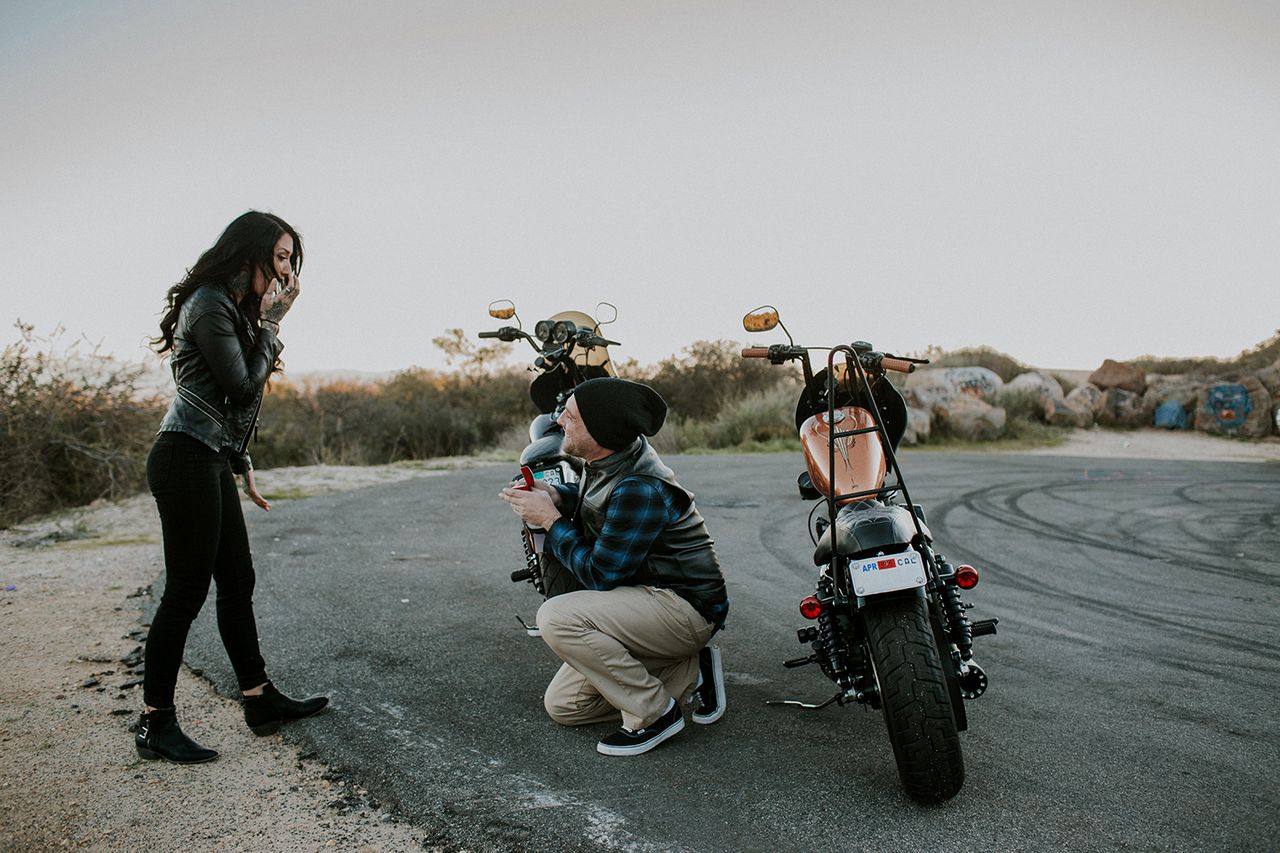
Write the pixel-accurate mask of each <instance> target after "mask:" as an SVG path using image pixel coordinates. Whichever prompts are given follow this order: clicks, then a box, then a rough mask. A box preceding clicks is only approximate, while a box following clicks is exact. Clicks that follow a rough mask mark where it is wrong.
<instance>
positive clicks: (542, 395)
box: [479, 299, 621, 637]
mask: <svg viewBox="0 0 1280 853" xmlns="http://www.w3.org/2000/svg"><path fill="white" fill-rule="evenodd" d="M602 309H606V310H607V312H610V313H609V314H608V319H598V318H599V317H603V316H605V313H604V312H602ZM596 314H597V317H596V318H593V317H591V316H589V315H587V314H585V313H583V312H581V311H562V312H561V313H559V314H555V315H553V316H551V317H549V318H547V319H546V320H539V321H538V322H537V323H535V324H534V327H533V334H532V335H531V334H529V333H528V332H526V331H524V329H523V325H522V324H521V322H520V317H519V315H517V314H516V308H515V304H514V303H513V302H511V300H509V299H502V300H498V301H497V302H493V303H491V304H490V305H489V316H490V317H493V318H494V319H497V320H510V319H512V318H515V321H516V325H515V326H503V327H502V328H500V329H498V330H497V331H492V332H481V333H480V335H479V336H480V337H481V338H497V339H498V340H501V341H505V342H508V343H512V342H515V341H520V340H523V341H527V342H528V343H529V345H530V346H532V347H533V349H534V352H536V353H537V355H536V356H535V357H534V360H533V365H532V366H531V367H530V368H529V369H530V370H531V371H535V372H537V374H538V375H537V376H536V377H534V379H533V382H531V383H530V385H529V396H530V398H532V400H533V404H534V406H536V407H537V409H538V412H539V414H538V416H537V417H535V418H534V419H533V421H532V422H530V424H529V444H528V446H527V447H525V449H524V450H523V451H522V452H521V453H520V474H519V475H518V476H517V477H515V478H514V479H513V480H512V482H514V483H517V484H520V485H522V486H523V487H524V488H530V489H531V488H533V487H534V484H535V483H537V482H543V483H546V484H547V485H560V484H565V483H575V482H577V481H578V478H579V476H580V475H581V469H580V463H579V461H578V460H577V459H575V458H573V457H570V456H566V455H565V454H564V452H563V451H562V449H561V444H562V442H563V440H564V431H563V430H562V429H561V428H560V425H559V424H558V423H556V421H557V420H558V419H559V417H560V415H561V413H562V412H563V411H564V404H565V401H566V400H567V399H568V398H569V395H570V394H571V393H572V391H573V389H574V388H576V387H577V386H578V385H579V384H581V383H583V382H586V381H587V380H588V379H595V378H598V377H602V376H616V375H617V371H616V370H615V369H614V366H613V361H612V360H611V359H610V358H609V350H608V348H609V347H610V346H621V344H619V343H618V342H617V341H611V340H609V339H608V338H604V337H601V335H600V327H601V326H605V325H608V324H609V323H612V322H614V321H616V320H617V319H618V309H617V308H615V307H614V306H613V305H611V304H609V303H608V302H601V303H600V304H598V305H597V306H596ZM520 533H521V535H520V538H521V543H522V545H523V548H524V558H525V565H524V568H522V569H518V570H516V571H514V572H512V573H511V580H512V582H513V583H520V582H521V581H527V582H528V583H529V584H530V585H532V586H533V588H534V589H535V590H536V591H537V593H538V594H539V595H541V596H542V597H543V598H544V599H546V598H551V597H553V596H556V595H561V594H563V593H566V592H572V591H573V590H575V589H579V588H580V585H579V584H578V582H577V580H576V579H575V578H574V577H573V575H572V574H571V573H570V572H569V571H568V570H566V569H565V568H564V567H563V566H561V565H560V564H559V563H558V562H557V561H556V560H555V559H554V558H553V557H552V556H551V555H550V554H547V553H546V552H545V551H544V550H543V544H544V543H543V540H544V536H545V533H546V531H544V530H542V529H540V528H531V527H529V526H527V525H524V524H522V525H521V531H520ZM516 619H517V620H518V621H519V622H520V625H521V626H522V627H523V628H524V630H525V632H526V633H527V634H528V635H529V636H531V637H537V636H538V628H537V626H536V625H530V624H529V623H527V622H525V620H524V619H523V618H522V617H521V616H520V615H519V614H518V613H517V614H516Z"/></svg>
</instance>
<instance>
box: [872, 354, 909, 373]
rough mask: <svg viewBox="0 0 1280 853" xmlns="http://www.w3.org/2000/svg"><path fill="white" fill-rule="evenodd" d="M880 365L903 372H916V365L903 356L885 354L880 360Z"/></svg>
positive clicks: (886, 368)
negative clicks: (893, 356)
mask: <svg viewBox="0 0 1280 853" xmlns="http://www.w3.org/2000/svg"><path fill="white" fill-rule="evenodd" d="M880 366H881V367H883V368H884V369H885V370H897V371H899V372H901V373H914V372H915V369H916V366H915V364H914V363H913V362H910V361H907V360H906V359H902V358H892V357H890V356H885V357H884V358H882V359H881V360H880Z"/></svg>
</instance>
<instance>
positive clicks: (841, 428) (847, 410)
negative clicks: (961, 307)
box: [742, 305, 999, 803]
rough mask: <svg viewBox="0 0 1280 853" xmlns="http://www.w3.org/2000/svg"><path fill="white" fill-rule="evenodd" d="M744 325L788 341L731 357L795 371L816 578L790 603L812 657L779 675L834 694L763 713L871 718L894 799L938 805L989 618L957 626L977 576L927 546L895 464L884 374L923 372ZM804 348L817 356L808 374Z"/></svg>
mask: <svg viewBox="0 0 1280 853" xmlns="http://www.w3.org/2000/svg"><path fill="white" fill-rule="evenodd" d="M743 327H744V328H745V329H746V330H747V331H749V332H764V331H769V330H771V329H774V328H778V327H781V328H782V330H783V332H785V333H786V335H787V341H788V342H787V343H786V344H773V345H771V346H768V347H749V348H747V349H744V350H743V351H742V356H743V357H744V358H767V359H768V360H769V362H770V363H771V364H774V365H780V364H784V363H786V362H789V361H799V362H800V365H801V368H802V370H803V372H804V387H803V389H802V390H801V392H800V398H799V401H798V402H797V404H796V414H795V421H796V429H797V431H798V433H799V436H800V441H801V445H802V447H803V452H804V461H805V470H804V472H802V473H801V474H800V476H799V477H798V478H797V486H798V487H799V492H800V496H801V497H802V498H804V499H806V500H814V501H817V503H815V504H814V508H813V511H811V512H810V514H809V528H810V529H809V534H810V538H811V539H812V541H813V543H814V545H815V547H816V550H815V552H814V555H813V561H814V564H815V565H816V566H818V580H817V585H816V589H815V591H814V594H813V595H809V596H806V597H805V598H804V599H803V600H802V601H801V602H800V615H801V616H802V617H803V618H805V619H806V620H810V621H812V622H813V623H814V624H813V625H811V626H808V627H804V628H801V629H800V630H799V631H798V632H797V639H798V640H799V641H800V643H802V644H807V645H808V646H809V647H810V649H811V651H810V653H809V654H808V655H806V656H804V657H798V658H794V659H792V660H787V661H784V662H783V666H785V667H787V668H794V667H800V666H805V665H808V664H815V663H816V664H817V665H818V667H819V668H820V669H821V670H822V673H823V674H824V675H825V676H826V677H827V678H829V679H830V680H831V681H833V682H834V683H835V685H836V688H837V690H836V693H835V695H834V696H832V697H831V698H829V699H827V700H826V701H824V702H821V703H818V704H810V703H806V702H800V701H796V700H783V701H773V702H770V703H769V704H777V705H790V706H796V707H801V708H806V709H820V708H825V707H827V706H828V705H831V704H832V703H836V704H839V705H847V704H852V703H857V704H862V705H865V706H869V707H871V708H878V709H880V710H881V711H882V712H883V714H884V721H885V726H886V727H887V729H888V733H889V741H890V743H891V744H892V746H893V754H894V758H895V760H896V762H897V768H898V776H899V778H900V779H901V781H902V786H903V788H904V789H905V791H906V793H907V795H908V796H910V797H911V798H912V799H914V800H916V801H918V802H921V803H938V802H942V801H945V800H948V799H950V798H951V797H953V796H955V795H956V793H957V792H958V791H959V790H960V788H961V786H962V785H963V783H964V759H963V756H962V754H961V749H960V739H959V733H960V732H962V731H964V730H965V729H967V728H968V717H967V714H966V711H965V702H966V701H968V700H973V699H977V698H978V697H979V696H981V695H982V694H983V693H984V692H986V689H987V676H986V674H985V673H984V672H983V670H982V667H980V666H979V665H978V664H977V662H975V661H974V659H973V641H974V638H975V637H981V636H984V635H988V634H995V633H996V624H997V623H998V621H999V620H997V619H994V618H992V619H983V620H979V621H970V620H969V618H968V616H967V611H968V610H969V609H970V608H971V607H972V605H971V604H968V603H966V602H965V601H964V600H963V599H962V598H961V593H962V591H964V592H967V591H969V590H972V589H973V588H974V587H975V586H977V584H978V571H977V569H975V568H974V567H972V566H969V565H953V564H952V563H950V562H948V560H947V559H946V557H944V556H943V555H942V554H940V553H938V552H937V551H935V550H934V542H933V537H932V535H931V533H930V531H929V527H928V524H927V521H926V517H925V511H924V509H923V507H921V506H920V505H918V504H916V503H914V502H913V501H912V500H911V496H910V494H909V493H908V491H907V484H906V482H905V480H904V479H903V477H902V471H901V469H900V467H899V465H898V459H897V456H896V454H895V450H896V448H897V446H898V442H899V441H900V440H901V438H902V435H903V432H904V431H905V428H906V421H907V409H906V403H905V402H904V401H903V399H902V395H901V394H900V393H899V392H898V390H897V389H896V388H895V387H894V386H893V384H892V383H891V382H889V381H888V379H887V378H886V376H885V372H886V371H890V370H892V371H901V372H904V373H910V372H912V371H914V370H915V368H916V366H917V365H920V364H927V363H928V362H927V361H926V360H924V359H914V358H899V357H897V356H893V355H890V354H887V353H882V352H877V351H875V350H874V349H873V348H872V346H871V344H869V343H867V342H865V341H854V342H853V343H851V344H841V345H838V346H834V347H830V348H826V347H803V346H796V344H795V341H794V340H793V339H792V337H791V333H790V332H788V331H787V329H786V326H783V325H782V322H781V320H780V318H779V315H778V311H777V309H776V308H774V307H773V306H770V305H766V306H762V307H760V308H757V309H755V310H754V311H752V312H750V313H748V314H747V315H746V316H745V317H743ZM810 349H815V350H817V349H826V350H827V356H826V365H825V367H821V369H820V370H819V371H818V372H817V373H814V371H813V365H812V363H811V362H810V357H809V351H810ZM889 472H892V478H891V479H890V478H888V474H889Z"/></svg>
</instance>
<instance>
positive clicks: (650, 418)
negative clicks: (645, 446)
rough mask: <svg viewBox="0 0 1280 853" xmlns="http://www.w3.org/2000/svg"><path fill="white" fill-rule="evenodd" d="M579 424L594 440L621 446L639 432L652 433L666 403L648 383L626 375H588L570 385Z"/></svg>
mask: <svg viewBox="0 0 1280 853" xmlns="http://www.w3.org/2000/svg"><path fill="white" fill-rule="evenodd" d="M573 398H574V399H575V400H577V401H578V413H579V414H581V415H582V424H583V426H585V427H586V428H587V432H589V433H591V437H592V438H594V439H595V440H596V444H599V445H600V446H601V447H607V448H608V449H610V450H623V449H625V448H627V447H629V446H630V445H631V442H633V441H635V440H636V438H638V437H639V436H640V434H641V433H643V434H645V435H653V434H654V433H656V432H657V431H658V430H659V429H661V428H662V422H663V421H664V420H666V417H667V403H666V401H665V400H663V399H662V398H661V397H660V396H658V392H657V391H654V390H653V389H652V388H650V387H649V386H648V385H641V384H640V383H639V382H629V381H627V380H626V379H614V378H613V377H602V378H600V379H588V380H587V381H586V382H583V383H582V384H581V385H579V386H578V387H577V388H575V389H573Z"/></svg>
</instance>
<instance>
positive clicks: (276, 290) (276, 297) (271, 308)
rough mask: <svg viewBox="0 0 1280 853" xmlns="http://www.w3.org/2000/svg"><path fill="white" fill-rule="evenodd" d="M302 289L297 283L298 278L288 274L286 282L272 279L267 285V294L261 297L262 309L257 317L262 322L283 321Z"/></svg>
mask: <svg viewBox="0 0 1280 853" xmlns="http://www.w3.org/2000/svg"><path fill="white" fill-rule="evenodd" d="M301 289H302V285H301V284H300V283H299V282H298V277H297V276H296V275H295V274H293V273H289V279H288V281H285V282H283V283H281V281H280V279H278V278H273V279H272V280H271V284H269V285H267V292H266V293H264V294H263V295H262V308H261V311H260V313H259V316H260V317H261V318H262V319H263V320H267V321H269V322H272V323H279V322H280V321H281V320H283V319H284V315H285V314H287V313H289V309H290V308H291V307H293V301H294V300H295V299H297V298H298V293H299V291H300V290H301Z"/></svg>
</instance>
